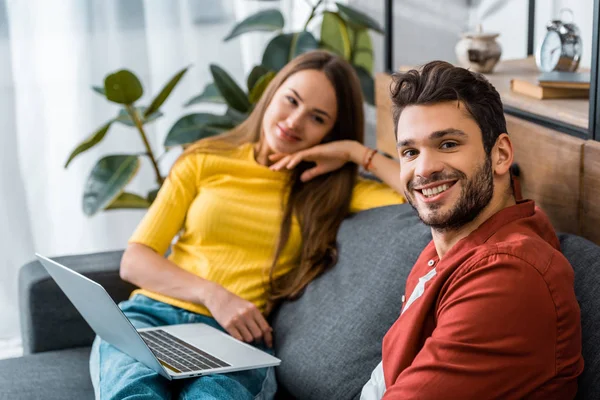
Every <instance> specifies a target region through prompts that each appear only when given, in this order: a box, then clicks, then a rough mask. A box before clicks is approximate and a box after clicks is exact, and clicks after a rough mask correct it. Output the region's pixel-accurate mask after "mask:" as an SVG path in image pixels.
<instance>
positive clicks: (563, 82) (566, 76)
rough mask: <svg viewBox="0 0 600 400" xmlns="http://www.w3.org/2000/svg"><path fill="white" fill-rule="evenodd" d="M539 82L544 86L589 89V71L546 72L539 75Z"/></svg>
mask: <svg viewBox="0 0 600 400" xmlns="http://www.w3.org/2000/svg"><path fill="white" fill-rule="evenodd" d="M538 83H539V85H540V86H543V87H555V88H568V89H589V88H590V74H589V72H561V71H552V72H544V73H542V74H540V76H538Z"/></svg>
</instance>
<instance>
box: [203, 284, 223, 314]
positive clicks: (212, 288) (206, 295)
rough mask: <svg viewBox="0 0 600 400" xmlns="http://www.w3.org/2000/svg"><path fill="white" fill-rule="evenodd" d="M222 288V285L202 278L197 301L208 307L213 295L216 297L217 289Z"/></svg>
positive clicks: (213, 297)
mask: <svg viewBox="0 0 600 400" xmlns="http://www.w3.org/2000/svg"><path fill="white" fill-rule="evenodd" d="M201 279H202V278H201ZM222 288H223V287H222V286H221V285H219V284H218V283H215V282H212V281H209V280H208V279H202V283H201V284H200V287H199V288H198V303H200V304H202V305H203V306H205V307H206V308H210V302H211V300H214V299H215V297H217V294H218V291H219V290H220V289H222Z"/></svg>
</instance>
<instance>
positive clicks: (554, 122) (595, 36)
mask: <svg viewBox="0 0 600 400" xmlns="http://www.w3.org/2000/svg"><path fill="white" fill-rule="evenodd" d="M528 1H529V3H528V12H529V15H528V27H527V55H528V56H531V55H532V54H533V51H534V41H533V39H534V36H533V35H534V21H535V0H528ZM393 12H394V9H393V0H385V10H384V13H385V18H384V22H385V35H384V54H385V58H384V65H385V69H386V72H388V73H392V72H393V71H394V68H393V64H394V61H393V54H394V51H393V50H394V49H393V40H392V38H393V29H394V26H393ZM593 18H594V22H593V30H592V65H591V71H590V75H591V84H590V97H589V99H588V100H585V99H584V100H581V99H576V100H573V99H571V100H564V99H561V100H536V99H529V98H526V97H525V96H520V95H517V94H514V93H512V92H511V91H510V79H511V78H512V77H519V76H527V77H532V76H535V75H536V74H537V70H536V68H535V63H534V62H533V58H531V57H528V58H527V59H524V60H508V61H504V62H501V63H500V64H499V65H498V66H497V68H496V70H495V71H494V73H493V74H489V75H487V77H488V79H489V80H490V81H491V82H492V84H493V85H494V86H495V87H496V89H497V90H498V92H500V95H501V97H502V100H503V103H504V111H505V112H506V113H507V114H510V115H514V116H516V117H519V118H521V119H524V120H527V121H531V122H534V123H536V124H539V125H542V126H544V127H547V128H551V129H554V130H556V131H559V132H562V133H566V134H569V135H572V136H576V137H579V138H582V139H593V140H598V141H600V82H599V79H600V70H599V69H600V65H599V57H600V51H599V48H598V46H599V45H600V28H599V24H600V0H594V16H593Z"/></svg>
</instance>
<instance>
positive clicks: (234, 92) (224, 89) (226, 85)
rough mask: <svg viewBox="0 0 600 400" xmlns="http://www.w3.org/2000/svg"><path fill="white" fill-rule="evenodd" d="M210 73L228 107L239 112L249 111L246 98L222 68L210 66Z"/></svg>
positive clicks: (249, 105) (248, 103)
mask: <svg viewBox="0 0 600 400" xmlns="http://www.w3.org/2000/svg"><path fill="white" fill-rule="evenodd" d="M210 73H211V74H212V76H213V79H214V81H215V85H216V86H217V88H218V89H219V92H220V93H221V94H222V95H223V98H225V101H226V102H227V104H228V105H229V106H231V107H233V108H235V109H236V110H238V111H241V112H247V111H248V110H249V109H250V107H251V104H250V102H249V101H248V96H247V95H246V93H244V91H243V90H242V89H241V88H240V87H239V86H238V85H237V83H235V81H234V80H233V78H232V77H231V76H229V74H228V73H227V72H225V70H223V68H221V67H219V66H218V65H214V64H211V65H210Z"/></svg>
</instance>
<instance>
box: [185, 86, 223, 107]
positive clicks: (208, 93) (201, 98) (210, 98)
mask: <svg viewBox="0 0 600 400" xmlns="http://www.w3.org/2000/svg"><path fill="white" fill-rule="evenodd" d="M198 103H218V104H225V99H223V96H221V93H220V92H219V89H218V88H217V87H216V86H215V84H214V83H212V82H211V83H209V84H208V85H206V86H205V87H204V90H203V91H202V93H200V94H199V95H198V96H196V97H193V98H191V99H190V100H188V102H187V103H185V105H184V107H189V106H191V105H194V104H198Z"/></svg>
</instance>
